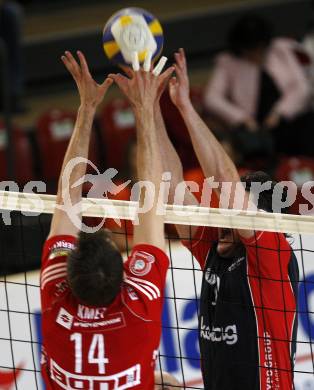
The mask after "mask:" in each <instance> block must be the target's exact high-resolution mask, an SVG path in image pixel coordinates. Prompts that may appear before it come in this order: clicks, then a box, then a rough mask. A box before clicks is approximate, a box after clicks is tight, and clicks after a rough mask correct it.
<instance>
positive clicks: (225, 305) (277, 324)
mask: <svg viewBox="0 0 314 390" xmlns="http://www.w3.org/2000/svg"><path fill="white" fill-rule="evenodd" d="M243 244H244V248H243V253H242V255H241V254H240V255H238V256H237V257H235V258H232V259H225V258H221V257H220V256H219V255H218V253H217V251H216V247H217V234H216V232H215V230H213V229H209V228H205V229H203V232H202V236H200V235H199V237H198V241H196V242H195V243H194V245H193V247H192V248H191V249H192V252H193V254H194V255H195V257H196V258H197V259H198V260H199V262H200V264H201V267H202V269H203V282H202V292H201V300H200V317H199V342H200V351H201V360H202V361H201V365H202V373H203V380H204V386H205V389H207V390H268V389H272V390H289V389H293V365H294V358H295V352H296V341H295V340H296V331H297V318H296V303H297V281H298V265H297V260H296V258H295V255H294V253H293V251H292V249H291V247H290V245H289V243H288V242H287V240H286V238H285V236H284V235H283V234H280V233H269V232H256V233H255V236H254V237H253V238H252V239H250V240H245V239H243ZM186 246H187V247H189V245H188V244H186Z"/></svg>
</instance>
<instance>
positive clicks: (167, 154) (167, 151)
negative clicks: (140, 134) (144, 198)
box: [154, 104, 184, 187]
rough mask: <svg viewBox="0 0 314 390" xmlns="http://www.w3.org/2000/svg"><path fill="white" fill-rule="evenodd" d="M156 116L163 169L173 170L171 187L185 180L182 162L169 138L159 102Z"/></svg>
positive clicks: (156, 107)
mask: <svg viewBox="0 0 314 390" xmlns="http://www.w3.org/2000/svg"><path fill="white" fill-rule="evenodd" d="M154 117H155V122H156V129H157V137H158V145H159V151H160V156H161V160H162V164H163V171H164V172H171V179H172V180H171V184H172V185H171V187H173V186H176V185H177V184H178V183H180V182H182V181H183V180H184V178H183V167H182V163H181V160H180V158H179V156H178V153H177V151H176V150H175V148H174V146H173V145H172V143H171V141H170V139H169V136H168V133H167V130H166V126H165V123H164V119H163V117H162V113H161V109H160V105H159V104H157V105H156V106H155V108H154Z"/></svg>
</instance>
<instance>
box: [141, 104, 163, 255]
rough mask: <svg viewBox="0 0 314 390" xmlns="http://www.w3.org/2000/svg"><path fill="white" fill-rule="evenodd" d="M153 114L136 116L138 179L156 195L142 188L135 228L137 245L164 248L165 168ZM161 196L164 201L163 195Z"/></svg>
mask: <svg viewBox="0 0 314 390" xmlns="http://www.w3.org/2000/svg"><path fill="white" fill-rule="evenodd" d="M153 114H154V113H153V110H152V111H150V110H146V111H143V110H140V111H139V112H136V113H135V118H136V128H137V172H138V179H139V180H140V181H148V182H149V183H151V184H153V188H154V191H151V189H149V188H148V187H144V188H141V192H140V199H139V207H140V209H139V214H138V225H136V226H135V228H134V244H135V245H136V244H139V243H147V244H151V245H155V246H157V247H159V248H164V222H163V216H162V215H160V213H158V212H157V211H158V198H159V193H160V182H161V176H162V168H163V167H162V162H161V156H160V152H159V146H158V138H157V134H156V124H155V121H154V115H153ZM161 196H162V199H163V194H161ZM148 205H149V206H148ZM144 209H146V211H144Z"/></svg>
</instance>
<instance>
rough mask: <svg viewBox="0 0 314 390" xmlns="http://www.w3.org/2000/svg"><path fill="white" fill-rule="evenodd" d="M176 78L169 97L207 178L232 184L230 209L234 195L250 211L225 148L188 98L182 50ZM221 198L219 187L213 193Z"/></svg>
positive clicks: (178, 54)
mask: <svg viewBox="0 0 314 390" xmlns="http://www.w3.org/2000/svg"><path fill="white" fill-rule="evenodd" d="M175 60H176V64H175V70H176V78H172V79H171V80H170V83H169V92H170V97H171V99H172V101H173V103H174V104H175V105H176V106H177V108H178V109H179V111H180V113H181V115H182V117H183V119H184V122H185V124H186V126H187V128H188V131H189V134H190V137H191V140H192V144H193V148H194V150H195V153H196V155H197V158H198V160H199V162H200V164H201V167H202V169H203V172H204V175H205V176H206V177H214V179H215V181H216V182H219V183H223V182H231V183H233V190H232V191H231V197H230V203H229V207H232V206H233V204H234V203H233V202H234V199H235V195H236V196H237V197H239V198H240V199H244V202H243V203H244V206H243V207H244V208H246V207H247V202H248V196H247V194H246V193H245V191H244V188H243V187H242V186H237V187H236V189H237V192H236V193H235V184H236V183H238V182H240V177H239V174H238V171H237V169H236V167H235V165H234V163H233V161H232V160H231V159H230V157H229V156H228V155H227V153H226V152H225V151H224V149H223V147H222V146H221V145H220V143H219V142H218V141H217V139H216V137H215V136H214V134H213V133H212V132H211V130H210V129H209V128H208V126H207V125H206V124H205V122H204V121H203V120H202V119H201V118H200V116H199V115H198V113H197V112H196V110H195V109H194V107H193V105H192V103H191V100H190V97H189V79H188V73H187V65H186V59H185V54H184V51H183V49H180V50H179V52H178V53H176V54H175ZM214 190H215V191H216V192H218V196H220V187H219V188H217V189H214ZM240 233H241V235H243V236H245V237H249V236H251V235H252V234H253V232H250V231H247V230H241V232H240Z"/></svg>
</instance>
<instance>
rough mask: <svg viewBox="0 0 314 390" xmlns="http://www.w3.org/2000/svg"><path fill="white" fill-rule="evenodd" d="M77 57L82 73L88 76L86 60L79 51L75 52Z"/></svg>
mask: <svg viewBox="0 0 314 390" xmlns="http://www.w3.org/2000/svg"><path fill="white" fill-rule="evenodd" d="M77 56H78V58H79V61H80V65H81V69H82V73H83V74H85V75H88V76H90V72H89V69H88V65H87V62H86V58H85V56H84V54H83V53H82V52H81V51H77Z"/></svg>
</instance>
